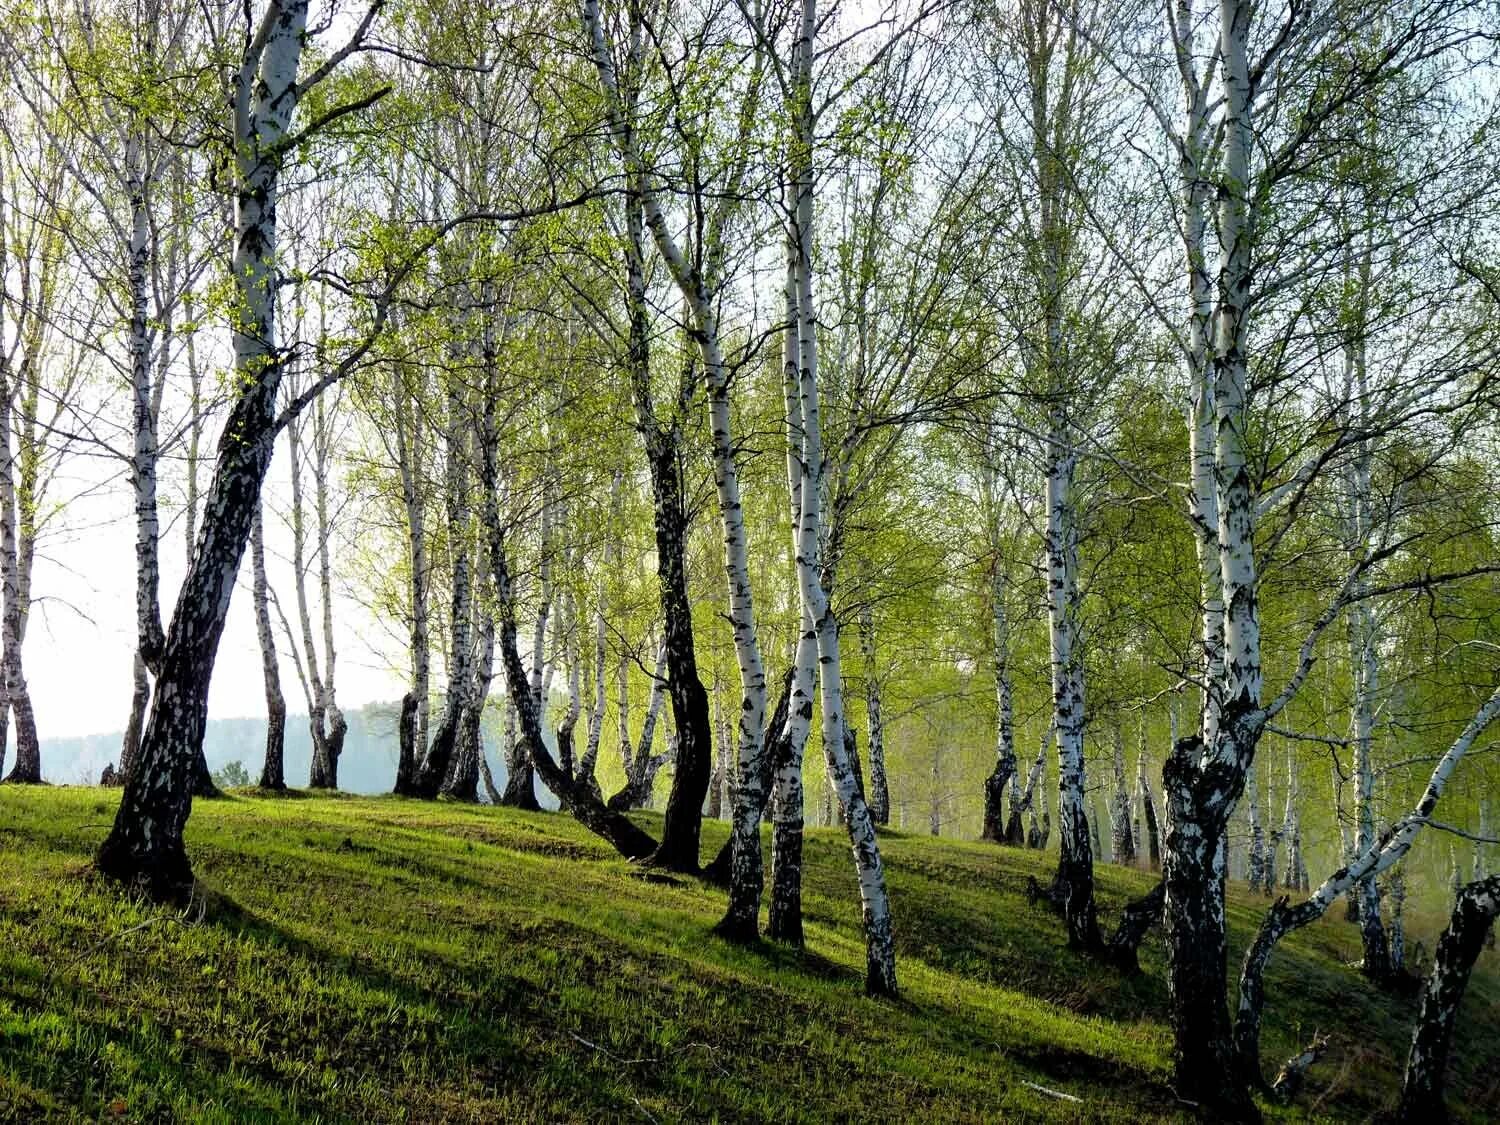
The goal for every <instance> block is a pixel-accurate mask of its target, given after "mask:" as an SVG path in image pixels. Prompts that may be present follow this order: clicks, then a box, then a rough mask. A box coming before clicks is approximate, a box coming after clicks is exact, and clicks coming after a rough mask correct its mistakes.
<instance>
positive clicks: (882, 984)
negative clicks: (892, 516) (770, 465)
mask: <svg viewBox="0 0 1500 1125" xmlns="http://www.w3.org/2000/svg"><path fill="white" fill-rule="evenodd" d="M817 23H818V9H817V0H802V29H801V34H800V37H799V39H798V46H797V49H796V54H795V57H794V62H795V72H794V73H795V78H794V81H793V83H792V91H793V106H792V137H791V153H790V156H791V159H790V161H789V164H790V166H791V182H792V185H793V192H794V199H795V203H796V206H795V208H794V210H793V216H794V221H795V229H796V235H797V269H796V274H797V287H796V288H797V316H798V335H799V344H800V354H801V368H802V370H801V392H802V403H801V406H802V412H801V425H802V458H801V467H802V473H803V481H802V497H801V499H802V520H801V528H800V532H799V542H798V545H797V546H798V549H797V579H798V587H799V590H800V592H801V596H802V614H803V620H804V621H808V620H810V621H811V622H812V623H813V625H814V626H815V628H816V630H817V641H818V671H819V684H818V686H819V689H820V691H819V694H820V696H821V699H822V715H821V718H822V723H823V755H824V759H825V764H826V771H827V775H828V777H829V779H830V780H831V781H832V783H833V787H834V790H835V792H836V794H837V796H838V799H839V802H840V804H842V805H843V807H844V809H845V810H847V813H846V819H847V825H848V830H849V843H850V846H851V847H852V849H853V852H854V865H855V871H856V873H857V875H858V878H859V891H860V903H861V906H862V911H863V915H864V929H865V988H866V990H867V991H868V992H870V993H873V994H876V995H890V994H894V993H895V992H896V946H895V930H894V926H893V924H892V919H891V904H890V897H889V895H888V894H887V893H886V885H885V865H884V863H883V861H882V859H881V855H880V843H879V841H878V840H877V839H876V836H875V822H874V820H873V818H872V817H871V816H870V809H869V806H868V805H866V804H865V799H864V795H863V794H862V793H860V791H859V786H858V784H857V783H856V779H855V775H854V770H853V768H852V766H851V764H850V760H849V754H848V747H847V745H846V742H845V738H844V707H843V673H842V670H841V668H840V652H839V625H838V620H837V618H835V616H834V613H833V607H832V605H831V604H830V603H829V599H828V594H827V591H826V590H825V589H824V587H823V580H822V576H821V574H820V573H819V562H820V557H819V531H820V526H821V519H822V511H821V509H822V495H821V494H822V489H821V488H820V487H819V485H820V482H821V472H822V466H823V441H822V433H821V430H820V425H819V410H818V391H819V387H818V342H817V305H816V303H815V300H814V293H813V242H814V225H813V205H814V199H813V196H814V190H815V180H814V172H813V167H814V165H813V144H814V124H815V118H814V114H813V107H812V97H813V55H814V50H815V46H816V29H817Z"/></svg>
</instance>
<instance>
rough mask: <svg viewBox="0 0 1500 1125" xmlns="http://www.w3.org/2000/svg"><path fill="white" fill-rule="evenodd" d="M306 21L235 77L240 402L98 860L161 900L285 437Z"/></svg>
mask: <svg viewBox="0 0 1500 1125" xmlns="http://www.w3.org/2000/svg"><path fill="white" fill-rule="evenodd" d="M306 25H307V0H272V2H271V3H269V4H268V5H267V7H266V11H265V13H264V15H263V17H262V19H261V22H260V25H259V27H258V28H257V31H256V33H255V35H254V36H253V37H252V38H251V39H250V41H249V42H248V43H247V44H246V46H245V49H244V53H243V56H242V58H241V64H240V69H239V72H238V74H237V75H236V79H235V83H234V102H233V106H234V136H235V142H236V144H235V157H234V177H235V224H234V238H235V247H234V256H233V267H234V268H233V270H232V273H231V276H232V278H233V283H234V287H235V288H234V292H235V315H234V317H233V318H232V319H233V321H234V324H235V332H234V369H235V376H236V378H235V383H234V386H235V387H236V388H237V390H236V394H237V397H236V399H235V401H234V404H233V406H232V407H231V408H230V412H229V417H228V418H227V419H226V424H225V427H224V434H223V437H222V438H221V439H220V442H219V451H218V457H217V461H216V465H215V469H214V477H213V481H212V483H211V484H210V486H209V492H208V496H207V498H206V502H205V504H204V510H203V525H202V529H201V531H200V532H199V536H198V548H197V551H196V552H195V553H194V556H193V562H192V565H191V566H190V567H189V568H188V573H187V576H186V578H185V579H184V581H183V585H182V591H181V593H180V595H179V597H178V602H177V609H176V611H175V612H174V613H173V617H172V622H171V626H170V627H169V628H168V630H167V638H166V644H165V646H164V648H163V653H162V671H161V675H160V676H159V677H158V679H157V683H156V691H155V695H154V698H153V700H152V703H151V711H150V715H149V717H148V719H147V722H146V733H145V736H144V738H143V740H142V744H141V754H140V761H139V763H138V767H137V769H136V772H135V775H134V776H133V777H132V778H130V779H129V780H128V781H127V782H126V785H125V792H124V794H123V796H122V797H121V800H120V805H119V809H118V811H117V812H116V815H115V822H114V827H113V828H112V830H111V831H110V833H109V835H108V836H107V837H106V838H105V840H104V843H103V844H102V845H101V846H100V849H99V854H98V857H97V861H96V862H97V865H98V868H99V870H100V871H101V872H102V873H103V874H105V875H106V876H108V877H110V878H113V879H116V880H119V881H121V882H124V883H128V884H132V885H137V886H140V887H141V888H142V889H144V890H145V891H147V893H149V894H151V895H152V896H153V897H157V898H178V897H181V896H182V895H183V894H184V893H185V892H186V891H187V889H188V888H189V887H190V885H191V883H192V867H191V865H190V864H189V862H188V858H187V852H186V850H185V849H184V847H183V842H182V832H183V826H184V825H185V824H186V822H187V817H188V813H189V811H190V810H191V808H192V789H191V784H190V782H191V775H192V770H193V765H194V760H195V758H196V756H197V755H198V754H199V753H200V751H201V750H202V745H203V732H204V726H205V723H206V721H207V709H208V707H207V705H208V684H209V679H210V676H211V674H212V670H213V663H214V656H215V654H216V652H217V650H218V644H219V638H220V636H221V635H222V633H223V629H224V620H225V617H226V615H227V614H228V610H229V599H230V595H231V593H232V592H233V589H234V583H235V578H236V576H237V574H238V571H239V568H240V561H241V558H242V556H243V554H244V550H245V544H246V541H247V540H248V538H249V534H250V525H251V523H252V522H253V520H254V515H255V507H256V503H257V501H258V499H259V496H260V487H261V482H262V480H263V479H264V477H265V472H266V466H267V465H268V464H269V462H270V458H271V447H272V440H273V438H274V435H275V422H276V392H277V388H278V386H279V385H280V382H281V376H282V364H283V357H282V355H281V353H280V352H279V351H278V349H277V347H276V334H275V303H276V288H277V284H278V270H277V265H276V192H277V178H278V174H279V171H280V162H281V158H282V155H283V151H284V150H283V148H282V142H283V141H284V139H285V137H286V135H287V130H288V127H289V124H290V121H291V116H292V113H293V111H294V110H295V109H296V105H297V100H298V96H299V86H298V83H297V68H298V64H299V62H300V59H301V54H302V46H303V40H304V36H305V32H306Z"/></svg>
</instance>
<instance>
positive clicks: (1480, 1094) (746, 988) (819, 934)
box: [0, 786, 1500, 1122]
mask: <svg viewBox="0 0 1500 1125" xmlns="http://www.w3.org/2000/svg"><path fill="white" fill-rule="evenodd" d="M115 800H116V798H115V796H114V795H113V794H111V793H110V792H108V791H105V790H94V789H69V788H51V789H18V788H15V787H12V786H5V787H3V789H0V1119H18V1120H25V1121H34V1120H100V1119H121V1120H132V1121H156V1120H193V1121H236V1122H239V1121H252V1120H267V1121H271V1120H323V1121H488V1122H493V1121H657V1122H665V1121H736V1122H737V1121H777V1122H793V1121H829V1120H839V1121H900V1122H916V1121H996V1120H1027V1119H1060V1120H1078V1119H1088V1120H1129V1121H1141V1120H1171V1119H1178V1118H1182V1117H1183V1108H1182V1107H1181V1106H1179V1105H1178V1104H1177V1103H1175V1102H1174V1100H1173V1098H1172V1095H1171V1091H1170V1090H1169V1088H1168V1079H1169V1056H1170V1046H1171V1041H1170V1035H1169V1031H1168V1029H1167V1027H1166V1026H1165V1023H1164V1019H1163V1015H1164V1011H1165V991H1164V986H1163V984H1162V972H1161V950H1160V946H1159V944H1158V943H1157V942H1156V940H1155V939H1154V938H1153V939H1152V940H1151V941H1150V942H1148V944H1147V947H1146V949H1145V950H1144V955H1143V964H1144V967H1145V972H1144V973H1143V974H1142V975H1141V976H1140V977H1138V978H1135V979H1132V980H1126V981H1122V980H1120V979H1119V978H1118V977H1117V976H1115V975H1114V974H1113V973H1111V972H1110V971H1108V970H1105V969H1102V968H1100V967H1099V966H1097V965H1095V964H1093V963H1091V962H1090V961H1088V960H1087V959H1085V958H1081V957H1078V956H1075V955H1073V954H1071V953H1069V952H1068V951H1067V950H1066V949H1065V948H1064V947H1063V937H1062V932H1061V926H1060V923H1059V922H1058V920H1057V919H1055V918H1053V917H1050V916H1048V915H1045V914H1043V913H1040V912H1038V911H1037V910H1036V909H1034V908H1032V907H1030V906H1028V905H1027V902H1026V898H1025V881H1026V877H1027V876H1028V875H1038V876H1044V875H1045V874H1046V873H1047V869H1048V867H1049V865H1050V862H1051V861H1050V860H1049V859H1048V857H1044V856H1036V855H1030V854H1024V853H1019V852H1015V851H1011V850H1002V849H999V848H995V847H993V846H989V845H981V844H977V843H961V842H951V841H946V840H933V839H930V838H925V837H919V836H906V835H903V834H900V833H890V834H888V835H887V836H886V837H885V838H884V840H883V848H884V853H885V856H886V860H887V863H888V865H889V869H890V881H891V885H892V892H893V895H894V902H895V906H896V910H897V926H898V938H899V944H900V958H901V960H900V974H901V985H902V996H901V998H900V999H899V1000H896V1001H874V1000H870V999H867V998H866V997H865V996H864V995H863V994H862V991H861V982H862V965H863V951H862V946H861V942H860V935H859V925H858V922H859V919H858V906H857V901H856V897H855V886H854V878H853V872H852V864H851V862H850V860H849V854H848V846H847V842H846V841H845V840H844V839H843V838H842V837H841V835H840V834H839V833H838V832H836V831H819V830H814V831H811V832H810V833H809V837H808V843H807V852H806V857H805V858H806V868H805V873H806V874H805V899H804V902H805V910H806V916H807V938H808V951H807V952H806V953H805V954H798V953H795V952H793V951H790V950H787V949H782V948H778V947H774V946H769V945H762V946H759V947H751V948H743V947H737V946H734V945H730V944H727V943H725V942H722V941H719V940H717V939H715V938H713V937H711V936H710V934H709V928H710V926H711V925H712V924H713V922H714V921H716V920H717V918H718V917H719V914H720V913H721V911H722V906H723V898H722V894H721V892H719V891H717V890H715V889H713V888H711V887H707V886H704V885H702V884H700V883H698V882H697V881H696V880H691V879H676V878H663V877H647V876H646V875H644V874H643V873H641V872H637V871H634V870H632V869H631V868H630V867H629V866H628V865H627V864H625V863H624V862H622V861H620V860H618V859H616V858H615V857H614V856H613V854H612V853H611V852H610V850H609V849H608V848H607V847H606V846H605V845H603V844H601V843H599V842H598V841H596V840H595V839H593V838H592V837H591V836H589V835H588V834H587V833H586V832H585V831H584V830H583V829H581V828H580V827H579V826H577V825H576V824H574V823H573V822H572V821H571V820H569V819H568V818H567V817H565V816H562V815H559V814H547V813H541V814H523V813H515V812H511V811H509V810H495V809H489V808H478V807H464V806H458V805H452V804H422V803H414V802H406V801H401V800H397V799H388V798H381V799H353V798H338V797H331V798H330V797H319V798H310V797H309V798H301V799H274V798H264V797H258V796H255V795H253V794H251V793H236V794H234V795H232V796H231V797H229V798H227V799H224V800H218V801H202V802H198V803H197V805H196V807H195V809H194V812H193V817H192V820H191V822H190V824H189V828H188V842H189V847H190V850H191V853H192V855H193V857H194V861H195V865H196V869H197V872H198V875H199V878H200V879H201V880H202V882H203V883H204V884H205V885H206V886H207V887H208V888H210V889H211V891H212V892H213V896H212V897H211V899H210V900H209V903H210V905H209V906H208V908H207V910H206V912H205V913H204V915H203V917H201V918H197V919H194V918H188V919H186V920H185V919H184V918H183V917H182V915H180V914H179V913H176V912H173V911H170V910H161V909H157V908H154V907H149V906H145V905H142V904H140V903H137V902H133V901H130V900H128V899H125V898H123V897H121V896H120V895H119V894H118V893H116V892H115V891H114V890H113V889H111V888H110V887H109V886H107V885H104V884H102V883H101V882H99V881H98V880H97V879H96V878H95V877H94V876H92V875H90V874H89V872H88V861H89V858H90V855H91V851H92V848H93V847H94V846H95V845H96V844H97V842H98V841H99V840H100V839H101V838H102V836H103V833H104V832H105V831H106V830H107V827H108V824H109V822H110V820H111V818H112V816H113V814H114V803H115ZM645 819H646V820H648V821H649V820H650V819H651V818H650V817H649V816H647V817H646V818H645ZM723 831H724V829H723V826H721V825H718V824H710V825H709V826H708V827H707V829H706V832H705V835H706V838H707V839H706V842H707V844H708V845H712V846H717V844H718V843H719V842H720V841H721V840H722V838H723ZM1100 883H1101V887H1100V894H1101V901H1102V905H1103V907H1104V910H1105V912H1106V915H1109V914H1111V913H1112V912H1113V911H1114V910H1116V909H1117V908H1118V906H1119V905H1120V904H1121V903H1122V902H1123V901H1124V899H1125V898H1126V897H1127V896H1129V895H1132V894H1137V893H1140V892H1141V891H1143V890H1144V889H1146V887H1147V886H1148V885H1149V884H1148V881H1147V877H1146V876H1145V875H1143V874H1140V873H1136V872H1130V871H1123V870H1118V869H1114V868H1104V869H1102V870H1101V872H1100ZM1261 908H1262V907H1261V905H1260V904H1258V903H1256V902H1253V901H1251V900H1249V899H1236V900H1235V901H1234V902H1232V904H1231V924H1232V926H1233V929H1234V936H1235V939H1236V943H1237V948H1238V946H1239V945H1240V944H1242V943H1243V942H1244V940H1245V939H1246V937H1247V936H1248V933H1249V932H1250V930H1251V928H1252V927H1253V926H1254V924H1255V922H1256V920H1257V918H1258V915H1259V911H1260V909H1261ZM1356 942H1357V937H1356V935H1355V933H1354V928H1353V927H1352V926H1348V925H1345V924H1342V923H1337V922H1328V923H1325V924H1322V925H1317V926H1314V927H1311V928H1310V929H1309V930H1308V931H1305V932H1304V933H1302V934H1299V935H1295V936H1294V937H1293V938H1291V939H1288V941H1287V942H1286V943H1285V944H1284V948H1283V949H1282V951H1281V952H1280V954H1279V956H1278V959H1277V961H1276V963H1275V964H1274V966H1273V970H1272V972H1271V975H1270V981H1269V992H1270V1007H1269V1011H1268V1020H1267V1027H1266V1036H1265V1045H1266V1053H1267V1058H1268V1059H1271V1058H1277V1057H1283V1056H1284V1055H1286V1054H1289V1053H1290V1052H1291V1051H1292V1049H1293V1048H1294V1047H1295V1046H1297V1045H1300V1044H1301V1043H1302V1042H1304V1041H1305V1040H1306V1039H1308V1038H1310V1036H1311V1033H1312V1031H1313V1030H1314V1028H1321V1029H1323V1030H1325V1031H1329V1032H1331V1033H1332V1035H1333V1039H1334V1047H1333V1050H1332V1052H1331V1053H1330V1055H1329V1057H1328V1059H1327V1060H1326V1061H1325V1062H1323V1063H1321V1064H1320V1065H1319V1066H1318V1067H1317V1068H1315V1070H1314V1071H1313V1073H1312V1076H1311V1079H1310V1084H1309V1088H1308V1090H1307V1091H1306V1092H1305V1093H1304V1095H1303V1096H1302V1098H1301V1099H1300V1100H1299V1102H1298V1104H1297V1106H1296V1107H1294V1108H1292V1109H1290V1110H1282V1109H1277V1108H1274V1107H1273V1108H1271V1109H1270V1112H1271V1114H1272V1115H1273V1116H1277V1117H1286V1118H1292V1117H1295V1118H1298V1119H1302V1118H1304V1117H1306V1116H1307V1115H1308V1113H1309V1112H1311V1114H1312V1115H1313V1116H1315V1117H1320V1118H1329V1119H1339V1120H1359V1119H1365V1118H1367V1117H1369V1116H1370V1115H1371V1114H1372V1113H1373V1112H1375V1111H1377V1110H1378V1109H1380V1108H1381V1107H1382V1106H1384V1105H1386V1104H1389V1102H1390V1101H1391V1100H1392V1098H1393V1095H1394V1092H1395V1088H1396V1082H1397V1079H1398V1075H1399V1066H1400V1062H1401V1060H1403V1059H1404V1055H1405V1047H1406V1042H1407V1037H1408V1035H1409V1028H1410V1022H1411V1017H1412V1014H1413V1011H1412V1008H1413V1005H1412V1004H1411V1003H1410V1002H1406V1001H1398V1000H1393V999H1389V998H1386V997H1384V996H1381V995H1379V994H1377V993H1375V992H1373V991H1372V990H1370V989H1369V988H1368V987H1366V986H1365V985H1364V984H1363V983H1362V982H1361V981H1360V980H1359V979H1358V977H1357V976H1356V975H1355V974H1354V973H1353V972H1352V971H1351V970H1350V969H1349V968H1348V967H1347V966H1346V964H1345V962H1346V961H1347V960H1348V959H1350V958H1352V957H1353V956H1354V955H1355V954H1356V952H1357V949H1356ZM1234 955H1236V956H1237V953H1236V954H1234ZM1492 956H1493V955H1489V954H1487V955H1486V958H1487V959H1488V958H1489V957H1492ZM1497 999H1500V987H1497V981H1496V980H1495V978H1494V976H1493V975H1492V973H1491V972H1490V971H1489V968H1488V967H1483V968H1482V969H1481V973H1480V974H1479V975H1477V976H1476V979H1475V982H1474V986H1473V988H1472V989H1471V996H1470V998H1469V1000H1468V1001H1466V1004H1465V1010H1464V1012H1463V1015H1462V1017H1461V1022H1460V1034H1459V1040H1458V1050H1457V1058H1456V1060H1455V1067H1454V1073H1453V1074H1452V1076H1451V1077H1450V1080H1449V1099H1448V1100H1449V1105H1450V1107H1451V1108H1452V1110H1453V1112H1454V1115H1455V1117H1456V1118H1458V1119H1459V1120H1464V1119H1467V1120H1474V1121H1479V1120H1484V1119H1487V1118H1492V1117H1494V1116H1496V1115H1497V1114H1500V1093H1497V1089H1496V1083H1495V1081H1494V1080H1493V1079H1492V1078H1489V1077H1486V1070H1487V1068H1489V1069H1492V1068H1493V1064H1494V1062H1495V1054H1496V1049H1497V1043H1500V1039H1497V1031H1500V1010H1497ZM1028 1083H1030V1084H1031V1085H1028ZM1036 1086H1043V1087H1046V1088H1047V1089H1049V1090H1053V1091H1060V1092H1063V1093H1067V1094H1071V1095H1073V1096H1074V1097H1077V1098H1079V1099H1081V1101H1078V1102H1070V1101H1065V1100H1061V1099H1058V1098H1056V1097H1053V1096H1050V1095H1048V1094H1047V1093H1045V1092H1042V1091H1039V1090H1037V1089H1036V1088H1035V1087H1036Z"/></svg>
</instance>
